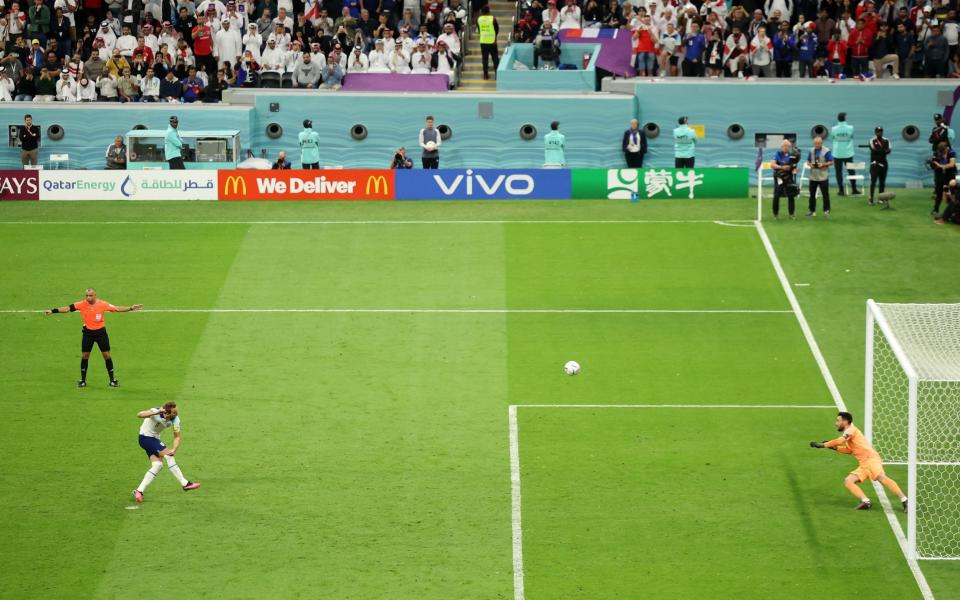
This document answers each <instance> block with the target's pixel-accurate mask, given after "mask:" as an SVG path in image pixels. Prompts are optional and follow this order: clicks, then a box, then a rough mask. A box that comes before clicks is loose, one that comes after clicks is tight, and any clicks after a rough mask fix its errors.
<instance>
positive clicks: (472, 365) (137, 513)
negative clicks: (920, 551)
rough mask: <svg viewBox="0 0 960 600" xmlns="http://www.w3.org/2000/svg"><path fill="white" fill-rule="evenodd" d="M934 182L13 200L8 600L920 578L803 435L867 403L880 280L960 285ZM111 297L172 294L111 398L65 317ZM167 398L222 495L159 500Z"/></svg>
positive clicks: (944, 591) (5, 380) (147, 298)
mask: <svg viewBox="0 0 960 600" xmlns="http://www.w3.org/2000/svg"><path fill="white" fill-rule="evenodd" d="M928 196H929V192H926V191H924V192H916V193H913V194H910V193H906V194H901V197H900V198H899V199H898V200H897V201H895V205H896V206H897V210H895V211H879V210H877V209H871V208H868V207H867V206H866V202H865V201H863V200H862V199H858V200H851V199H839V201H837V202H836V204H835V206H834V211H833V212H834V216H833V218H832V220H831V221H829V222H824V221H823V220H822V218H818V219H816V220H811V219H804V217H802V216H801V217H798V220H797V221H795V222H792V221H787V220H781V221H777V222H766V221H765V222H764V224H763V226H762V227H758V226H757V225H756V224H755V223H754V222H753V221H752V220H751V219H752V217H753V216H754V213H755V205H754V204H753V203H752V201H747V200H739V201H702V200H701V201H691V202H685V201H662V202H659V201H650V202H642V203H639V204H630V203H629V202H614V201H603V202H591V201H564V202H477V203H442V202H424V203H419V202H412V203H399V202H397V203H296V202H291V203H236V204H234V203H180V202H170V203H164V202H156V203H147V202H144V203H109V202H103V203H85V202H78V203H58V202H50V203H33V204H29V203H5V204H0V274H2V281H3V286H2V288H0V311H2V312H0V323H2V329H3V331H4V332H5V333H6V340H5V343H4V344H3V349H2V350H0V382H2V386H3V391H2V393H0V410H2V411H3V414H2V418H0V509H2V510H0V531H2V532H3V538H4V540H3V542H2V545H0V597H2V598H128V597H139V598H161V597H169V596H170V595H171V594H173V595H178V596H182V597H186V598H304V599H306V598H329V599H345V598H351V599H371V598H403V599H407V598H410V599H418V600H421V599H437V600H450V599H460V598H464V599H466V598H471V599H474V598H475V599H497V598H503V599H515V600H516V599H519V598H526V599H529V600H563V599H568V598H579V599H585V600H588V599H589V600H597V599H625V598H651V599H659V598H676V599H688V598H690V599H694V598H696V599H700V598H736V599H752V598H758V599H760V598H763V599H766V598H770V597H775V598H797V599H806V598H815V597H824V596H826V595H834V594H844V595H846V594H850V593H854V594H856V595H857V596H858V597H864V598H871V599H891V600H893V599H898V600H899V599H913V598H923V597H924V596H923V595H922V593H921V589H920V587H919V586H918V582H917V579H916V578H915V576H914V573H912V572H911V567H910V565H909V564H908V562H907V561H906V559H905V558H904V555H903V553H902V551H901V549H900V546H899V545H898V541H897V537H896V535H895V528H892V527H891V519H892V520H893V521H894V522H896V523H899V526H900V527H903V526H904V524H905V520H904V519H903V518H902V515H901V514H895V513H889V514H885V512H884V511H883V510H882V509H881V506H880V505H879V503H875V506H874V509H873V510H871V511H865V512H856V511H854V510H852V509H853V506H854V505H855V504H856V501H855V499H854V498H853V497H852V496H851V495H850V494H849V493H848V492H847V491H846V490H845V489H844V488H843V486H842V480H843V477H844V476H845V475H846V474H847V473H848V472H849V471H851V470H852V469H853V468H854V466H855V462H854V460H853V459H852V458H850V457H848V456H843V455H838V454H836V453H828V452H825V451H817V450H812V449H810V448H809V447H808V445H807V444H808V442H809V441H810V440H823V439H828V438H830V437H833V436H834V435H835V430H834V429H833V427H832V424H833V421H834V418H835V415H836V412H837V408H836V406H837V404H836V401H837V400H838V399H839V398H840V397H841V396H842V401H843V402H845V404H846V406H847V407H848V408H849V410H851V411H852V412H853V413H854V416H855V417H856V418H857V419H860V418H862V412H863V364H864V318H865V317H864V314H865V307H864V304H865V301H866V299H867V298H871V297H872V298H875V299H877V300H878V301H884V302H957V301H958V299H957V298H958V295H960V284H957V278H956V271H955V269H956V261H955V260H951V259H949V258H948V257H949V256H956V248H957V244H958V243H960V231H957V229H956V228H954V227H951V226H939V227H938V226H934V225H932V224H930V221H929V218H928V217H927V216H926V213H927V212H928V211H929V206H928V202H927V197H928ZM844 200H846V201H844ZM765 218H766V215H765ZM765 238H766V239H765ZM765 242H768V243H765ZM951 253H952V254H951ZM779 267H782V271H781V273H779V274H778V270H777V269H778V268H779ZM780 275H782V277H781V276H780ZM89 286H93V287H95V288H97V291H98V294H99V295H100V297H102V298H103V299H105V300H108V301H110V302H112V303H114V304H121V305H129V304H133V303H143V304H144V305H145V309H144V311H142V312H138V313H132V314H108V315H107V325H108V330H109V333H110V339H111V344H112V353H113V358H114V361H115V363H116V369H117V371H116V374H117V378H118V379H119V381H120V385H121V387H119V388H117V389H111V388H108V387H107V375H106V372H105V370H104V369H103V360H102V358H100V356H99V355H98V354H97V352H96V351H94V354H93V355H92V356H91V360H90V371H89V376H88V381H89V383H90V386H89V387H88V388H86V389H77V388H76V380H77V379H78V368H79V366H78V365H79V360H78V359H79V356H78V355H79V350H80V349H79V347H78V346H79V342H80V325H81V324H80V320H79V317H78V316H77V315H74V314H69V315H54V316H50V317H44V316H42V315H41V314H40V313H41V312H42V310H44V309H47V308H50V307H53V306H63V305H65V304H68V303H70V302H74V301H77V300H80V299H81V298H82V294H83V290H84V288H86V287H89ZM788 290H789V291H788ZM792 295H795V298H796V301H797V302H796V304H795V305H794V304H791V296H792ZM797 308H799V309H801V310H797ZM804 318H805V319H806V322H808V323H809V328H810V334H811V336H810V337H809V338H808V336H805V333H804V331H803V328H802V325H801V323H803V322H804V320H803V319H804ZM814 340H815V341H814ZM811 341H813V342H814V343H813V344H811ZM814 348H818V349H819V350H816V351H814ZM820 350H822V356H823V359H824V362H823V364H822V365H820V364H818V362H817V360H816V356H817V354H816V353H817V352H819V351H820ZM567 360H577V361H578V362H579V363H580V364H581V365H582V368H583V369H582V372H581V373H580V374H579V375H577V376H575V377H570V376H567V375H565V374H564V373H563V370H562V365H563V364H564V362H565V361H567ZM831 380H835V382H836V386H837V393H836V394H833V393H831V390H830V388H829V386H828V383H827V382H828V381H831ZM170 400H173V401H176V402H177V403H178V405H179V407H180V413H181V419H182V422H183V445H182V447H181V449H180V451H179V452H178V453H177V462H178V463H179V464H180V466H181V467H182V469H183V471H184V474H185V475H186V476H187V477H188V478H189V479H191V480H196V481H199V482H201V483H202V485H203V487H202V488H201V489H199V490H197V491H192V492H189V493H184V492H183V491H181V490H180V489H179V485H178V484H177V483H176V481H175V480H174V478H173V477H172V476H171V475H170V474H169V473H168V472H166V471H167V469H166V467H164V470H163V472H161V473H160V474H159V475H158V477H157V479H156V481H155V482H153V484H152V485H151V486H150V487H149V488H148V490H147V492H146V500H145V502H144V503H143V504H141V505H137V504H136V503H134V502H133V500H132V498H131V496H130V492H131V490H133V489H134V488H135V487H136V485H137V484H138V483H139V482H140V479H141V478H142V477H143V474H144V471H145V470H146V468H147V467H148V466H149V465H148V461H147V459H146V456H145V455H144V453H143V451H142V450H141V449H140V448H139V446H138V445H137V430H138V428H139V425H140V420H139V419H137V417H136V413H137V412H138V411H140V410H143V409H146V408H149V407H153V406H159V405H161V404H163V403H164V402H167V401H170ZM858 423H859V422H858ZM168 436H169V434H165V435H164V441H165V442H167V443H168V445H169V442H170V438H169V437H168ZM889 473H890V475H892V476H893V477H894V478H897V479H899V480H900V482H901V484H905V483H906V477H905V473H904V472H903V471H902V470H899V469H896V468H892V469H889ZM866 489H867V491H868V494H869V496H870V497H872V498H876V491H875V490H874V489H872V488H870V487H867V488H866ZM907 493H908V494H909V493H910V492H909V490H907ZM894 500H895V499H894ZM895 504H896V503H895ZM919 568H920V569H922V574H923V579H924V580H925V582H926V583H927V584H928V585H929V587H930V590H931V592H930V594H929V595H928V596H927V597H928V598H930V597H936V598H937V599H938V600H949V599H957V598H960V563H957V562H953V561H921V562H920V564H919Z"/></svg>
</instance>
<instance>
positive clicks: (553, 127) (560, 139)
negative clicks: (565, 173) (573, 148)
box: [543, 121, 567, 166]
mask: <svg viewBox="0 0 960 600" xmlns="http://www.w3.org/2000/svg"><path fill="white" fill-rule="evenodd" d="M565 141H566V136H564V135H563V134H562V133H560V122H559V121H554V122H553V123H550V133H548V134H547V135H545V136H543V162H544V164H547V165H561V166H562V165H565V164H567V160H566V158H565V157H564V155H563V151H564V149H565V147H566V146H565Z"/></svg>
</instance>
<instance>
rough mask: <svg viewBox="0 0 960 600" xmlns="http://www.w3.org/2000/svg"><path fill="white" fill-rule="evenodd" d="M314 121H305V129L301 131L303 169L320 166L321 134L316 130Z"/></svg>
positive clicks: (301, 164) (301, 161) (301, 162)
mask: <svg viewBox="0 0 960 600" xmlns="http://www.w3.org/2000/svg"><path fill="white" fill-rule="evenodd" d="M312 128H313V121H311V120H310V119H305V120H304V121H303V131H301V132H300V135H299V136H298V137H299V140H300V166H301V168H303V169H319V168H320V134H319V133H317V132H316V131H314V130H313V129H312Z"/></svg>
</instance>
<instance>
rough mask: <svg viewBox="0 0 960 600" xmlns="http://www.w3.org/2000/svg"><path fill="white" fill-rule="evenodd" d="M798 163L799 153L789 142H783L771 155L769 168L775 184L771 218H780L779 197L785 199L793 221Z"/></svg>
mask: <svg viewBox="0 0 960 600" xmlns="http://www.w3.org/2000/svg"><path fill="white" fill-rule="evenodd" d="M799 162H800V152H799V151H798V150H797V149H796V148H794V147H793V144H791V143H790V140H783V141H782V142H781V143H780V149H779V150H777V153H776V154H774V155H773V161H772V162H771V163H770V167H771V168H772V169H773V179H774V181H775V182H776V183H775V186H774V189H773V218H774V219H779V218H780V197H781V196H784V195H786V197H787V212H788V213H789V214H790V218H791V219H795V218H796V217H795V216H794V214H793V213H794V210H795V208H796V198H797V193H798V192H799V191H800V190H799V188H798V186H797V183H796V179H795V178H796V175H797V163H799Z"/></svg>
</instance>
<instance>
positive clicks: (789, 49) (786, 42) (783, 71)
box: [773, 23, 797, 77]
mask: <svg viewBox="0 0 960 600" xmlns="http://www.w3.org/2000/svg"><path fill="white" fill-rule="evenodd" d="M796 44H797V41H796V39H795V38H794V37H793V33H792V32H791V31H790V24H789V23H781V24H780V30H779V31H778V32H777V34H776V35H775V36H774V39H773V59H774V60H775V61H776V63H777V77H792V76H793V51H794V48H796Z"/></svg>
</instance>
